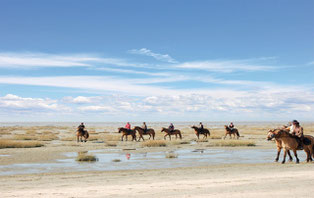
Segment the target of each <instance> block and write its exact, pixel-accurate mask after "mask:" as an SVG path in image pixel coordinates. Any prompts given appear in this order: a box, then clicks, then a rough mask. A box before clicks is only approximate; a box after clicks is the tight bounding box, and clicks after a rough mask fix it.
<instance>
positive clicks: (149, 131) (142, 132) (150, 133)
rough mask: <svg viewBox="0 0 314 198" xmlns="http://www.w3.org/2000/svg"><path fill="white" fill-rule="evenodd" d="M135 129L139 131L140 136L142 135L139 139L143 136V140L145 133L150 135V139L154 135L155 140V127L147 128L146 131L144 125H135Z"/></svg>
mask: <svg viewBox="0 0 314 198" xmlns="http://www.w3.org/2000/svg"><path fill="white" fill-rule="evenodd" d="M133 130H134V131H137V132H138V134H139V136H140V137H139V138H138V141H140V140H141V138H142V139H143V141H144V138H143V135H149V139H150V138H151V137H153V140H154V139H155V131H154V129H147V130H146V132H144V129H143V128H142V127H139V126H136V127H134V129H133Z"/></svg>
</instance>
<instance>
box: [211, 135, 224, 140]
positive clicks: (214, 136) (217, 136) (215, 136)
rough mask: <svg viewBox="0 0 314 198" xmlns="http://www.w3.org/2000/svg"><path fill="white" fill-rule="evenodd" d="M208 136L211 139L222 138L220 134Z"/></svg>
mask: <svg viewBox="0 0 314 198" xmlns="http://www.w3.org/2000/svg"><path fill="white" fill-rule="evenodd" d="M209 138H210V139H212V140H218V139H221V138H222V135H211V136H209Z"/></svg>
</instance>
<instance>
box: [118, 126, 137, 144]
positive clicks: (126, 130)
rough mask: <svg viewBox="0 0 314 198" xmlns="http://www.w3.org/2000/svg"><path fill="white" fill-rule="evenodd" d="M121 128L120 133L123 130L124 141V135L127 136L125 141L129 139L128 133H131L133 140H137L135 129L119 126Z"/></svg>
mask: <svg viewBox="0 0 314 198" xmlns="http://www.w3.org/2000/svg"><path fill="white" fill-rule="evenodd" d="M118 130H119V133H121V132H122V136H121V141H123V137H124V136H125V141H128V135H131V136H132V141H133V140H135V141H136V131H134V130H131V129H130V130H129V129H126V128H123V127H121V128H118Z"/></svg>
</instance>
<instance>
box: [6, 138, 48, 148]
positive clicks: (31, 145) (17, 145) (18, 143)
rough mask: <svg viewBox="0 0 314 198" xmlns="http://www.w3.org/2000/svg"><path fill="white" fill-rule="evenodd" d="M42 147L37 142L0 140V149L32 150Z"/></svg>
mask: <svg viewBox="0 0 314 198" xmlns="http://www.w3.org/2000/svg"><path fill="white" fill-rule="evenodd" d="M41 146H44V145H43V144H41V143H40V142H37V141H27V142H22V141H14V140H0V149H1V148H34V147H41Z"/></svg>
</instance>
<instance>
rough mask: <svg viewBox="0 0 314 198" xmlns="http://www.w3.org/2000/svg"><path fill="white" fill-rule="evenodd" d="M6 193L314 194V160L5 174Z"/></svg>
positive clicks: (240, 195) (92, 194) (134, 194)
mask: <svg viewBox="0 0 314 198" xmlns="http://www.w3.org/2000/svg"><path fill="white" fill-rule="evenodd" d="M0 181H1V186H0V192H1V197H33V198H36V197H266V196H272V197H313V195H314V188H313V181H314V168H313V164H304V163H301V164H299V165H295V164H286V165H281V164H275V163H272V164H250V165H248V164H246V165H239V164H232V165H219V166H218V165H217V166H206V167H194V168H191V167H190V168H176V169H157V170H131V171H104V172H76V173H67V174H64V173H55V174H33V175H18V176H3V177H0Z"/></svg>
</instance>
